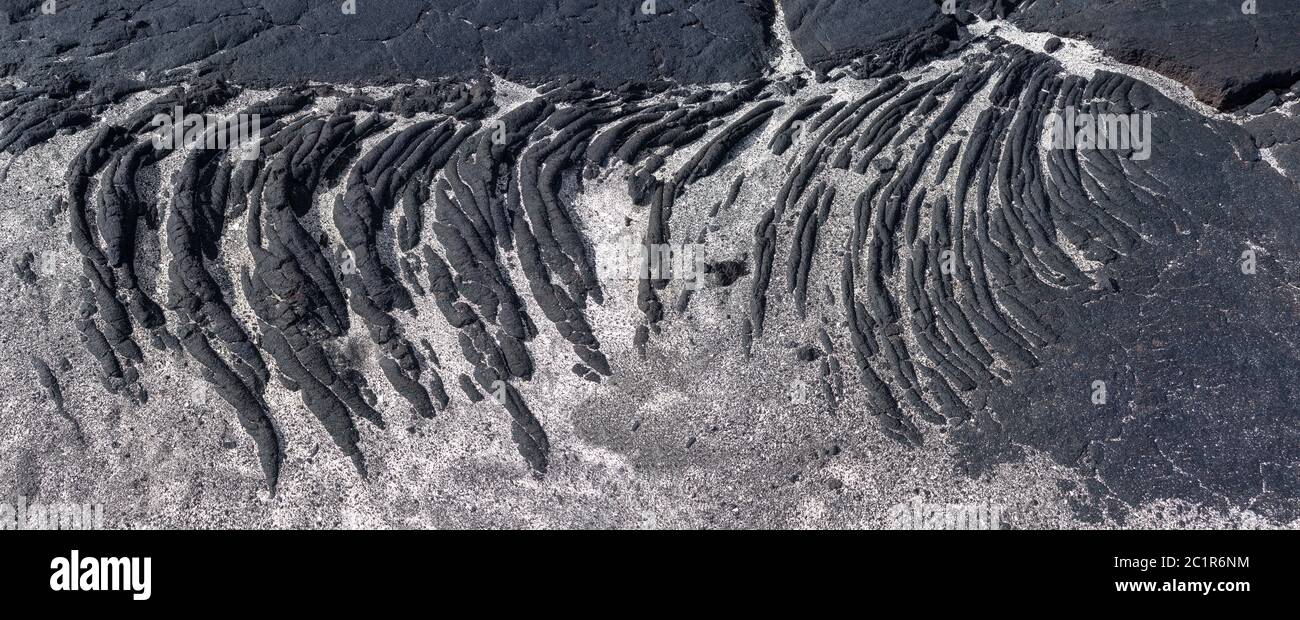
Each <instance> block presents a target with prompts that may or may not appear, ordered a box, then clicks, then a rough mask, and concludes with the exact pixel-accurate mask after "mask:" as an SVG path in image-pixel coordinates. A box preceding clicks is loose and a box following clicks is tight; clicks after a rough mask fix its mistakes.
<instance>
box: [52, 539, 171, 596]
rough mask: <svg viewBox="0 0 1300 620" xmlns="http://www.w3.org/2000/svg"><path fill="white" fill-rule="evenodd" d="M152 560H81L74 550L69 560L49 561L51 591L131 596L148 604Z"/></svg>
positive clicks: (64, 558)
mask: <svg viewBox="0 0 1300 620" xmlns="http://www.w3.org/2000/svg"><path fill="white" fill-rule="evenodd" d="M151 563H152V558H97V557H85V558H83V557H81V552H80V551H78V550H77V549H73V550H72V552H71V553H70V554H69V557H57V558H54V559H53V560H50V570H52V571H54V572H53V573H52V574H51V575H50V589H51V590H54V591H55V592H130V593H131V598H133V599H135V600H137V601H147V600H149V597H150V596H151V595H152V588H151V587H150V576H151V575H150V573H151V569H152V567H151Z"/></svg>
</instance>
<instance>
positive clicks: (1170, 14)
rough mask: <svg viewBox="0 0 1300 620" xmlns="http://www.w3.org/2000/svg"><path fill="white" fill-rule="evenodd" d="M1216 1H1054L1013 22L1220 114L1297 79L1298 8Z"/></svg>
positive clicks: (1034, 7) (1299, 54)
mask: <svg viewBox="0 0 1300 620" xmlns="http://www.w3.org/2000/svg"><path fill="white" fill-rule="evenodd" d="M1242 5H1243V3H1242V2H1221V1H1219V0H1180V1H1179V2H1164V1H1161V0H1110V1H1106V2H1098V1H1097V0H1054V1H1052V2H1035V3H1033V4H1031V5H1029V6H1027V7H1025V8H1022V9H1020V10H1018V11H1016V12H1015V13H1013V14H1012V15H1011V16H1010V18H1011V19H1012V21H1014V22H1015V23H1016V24H1018V25H1019V26H1020V27H1022V28H1026V29H1029V30H1038V31H1050V32H1053V33H1055V34H1058V35H1061V36H1065V37H1072V38H1081V39H1088V40H1090V41H1092V42H1093V43H1095V44H1097V45H1099V46H1100V47H1101V48H1102V49H1103V50H1105V51H1106V53H1108V54H1110V55H1111V56H1113V57H1114V58H1115V59H1116V60H1119V61H1120V62H1123V63H1128V64H1132V65H1138V66H1141V67H1146V68H1148V69H1152V70H1154V71H1157V72H1159V73H1161V74H1164V75H1167V76H1169V77H1171V78H1173V79H1175V80H1178V81H1180V82H1182V83H1184V84H1186V85H1187V86H1188V87H1189V88H1191V89H1192V92H1194V93H1195V94H1196V96H1197V98H1199V99H1200V100H1201V101H1204V102H1205V103H1208V104H1210V105H1212V106H1215V107H1217V108H1220V109H1235V108H1238V107H1241V106H1244V105H1247V104H1249V103H1250V102H1252V101H1254V100H1255V99H1256V98H1258V97H1259V96H1260V95H1261V94H1263V92H1264V91H1266V90H1269V89H1273V88H1283V89H1285V88H1286V87H1289V86H1290V85H1292V84H1294V83H1295V82H1296V80H1297V79H1300V34H1297V33H1300V4H1297V3H1295V2H1259V3H1257V7H1258V13H1256V14H1253V15H1248V14H1245V13H1243V11H1242Z"/></svg>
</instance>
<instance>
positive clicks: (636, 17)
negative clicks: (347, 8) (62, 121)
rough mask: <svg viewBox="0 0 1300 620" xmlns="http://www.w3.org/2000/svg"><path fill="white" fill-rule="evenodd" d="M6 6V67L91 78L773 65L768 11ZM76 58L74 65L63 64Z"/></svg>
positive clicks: (531, 77) (552, 5) (0, 56)
mask: <svg viewBox="0 0 1300 620" xmlns="http://www.w3.org/2000/svg"><path fill="white" fill-rule="evenodd" d="M42 3H43V0H5V2H4V3H3V4H4V6H3V12H0V25H2V26H3V27H2V28H0V41H4V42H5V43H6V44H5V45H4V48H3V52H0V66H5V67H8V68H9V69H10V71H11V72H13V73H17V74H19V75H23V76H32V75H40V74H42V73H44V72H48V71H53V72H55V73H63V72H64V71H66V70H71V71H72V72H75V73H77V74H78V75H80V76H83V77H84V78H86V79H96V76H99V75H104V74H108V75H115V76H128V75H129V76H134V75H135V74H137V73H144V78H145V80H146V81H156V80H158V79H160V78H162V77H163V76H165V75H166V74H167V73H168V72H169V71H171V70H173V69H177V68H179V67H184V66H188V67H191V68H193V70H194V71H195V72H197V73H199V74H204V75H210V76H214V77H221V78H224V79H228V80H233V81H237V82H240V83H243V84H249V85H272V84H274V85H279V84H284V83H295V82H301V81H304V80H312V81H328V82H348V83H365V84H390V83H394V82H400V81H411V80H414V79H417V78H424V79H435V78H443V77H459V78H470V77H476V76H478V75H479V74H480V73H481V72H483V71H495V72H496V73H498V74H499V75H503V76H505V77H508V78H510V79H512V80H515V81H518V82H522V83H533V84H539V83H542V82H547V81H550V80H553V79H556V78H557V77H560V76H565V75H567V76H571V77H575V78H582V79H589V80H592V81H594V82H596V83H598V84H600V85H603V86H607V87H613V86H617V85H619V84H621V83H623V82H625V81H628V80H636V81H647V80H653V79H656V78H667V77H671V78H672V79H674V80H676V81H678V82H683V83H700V82H733V81H741V80H745V79H751V78H754V77H757V76H758V75H759V74H760V72H761V71H762V70H763V69H764V68H765V67H766V66H767V55H768V54H767V50H768V32H769V24H770V22H771V21H772V19H773V15H774V14H773V11H772V4H771V3H770V2H767V1H765V0H708V1H703V0H654V1H653V2H652V3H651V4H652V5H653V8H654V12H653V13H647V12H645V11H644V10H643V7H646V6H647V5H643V4H642V2H640V1H635V2H634V1H632V0H625V1H622V0H621V1H618V2H605V1H601V0H562V1H560V2H551V1H542V0H403V1H401V2H391V1H387V0H354V5H355V7H356V12H355V14H348V13H345V12H344V11H343V10H342V8H343V5H345V4H347V3H346V2H344V1H343V0H338V1H337V2H336V1H334V0H330V1H328V2H309V1H307V0H267V1H265V2H244V1H241V0H210V1H207V2H185V3H166V2H154V1H150V0H114V1H112V2H78V1H75V0H68V1H65V2H59V3H58V12H57V16H58V19H41V18H42V17H45V16H44V15H43V14H42V13H41V10H40V9H41V5H42ZM62 56H70V57H72V58H73V59H74V60H76V61H77V62H74V63H72V65H71V66H70V67H68V66H66V65H64V64H63V63H62V61H59V60H57V58H59V57H62Z"/></svg>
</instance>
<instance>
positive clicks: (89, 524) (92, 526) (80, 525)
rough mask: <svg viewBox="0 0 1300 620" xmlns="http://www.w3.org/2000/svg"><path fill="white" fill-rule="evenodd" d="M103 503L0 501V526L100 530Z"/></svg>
mask: <svg viewBox="0 0 1300 620" xmlns="http://www.w3.org/2000/svg"><path fill="white" fill-rule="evenodd" d="M102 529H104V505H103V504H74V503H72V502H57V503H54V504H42V503H40V502H33V503H31V504H28V503H27V498H26V497H25V496H22V495H19V496H18V501H17V502H16V503H14V504H10V503H8V502H0V530H102Z"/></svg>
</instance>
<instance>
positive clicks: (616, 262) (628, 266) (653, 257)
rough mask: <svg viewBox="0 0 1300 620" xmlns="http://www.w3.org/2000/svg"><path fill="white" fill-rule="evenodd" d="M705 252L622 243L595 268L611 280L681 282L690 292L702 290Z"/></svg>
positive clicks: (684, 246) (675, 245)
mask: <svg viewBox="0 0 1300 620" xmlns="http://www.w3.org/2000/svg"><path fill="white" fill-rule="evenodd" d="M705 258H706V257H705V250H704V245H703V244H700V243H685V244H682V243H649V244H646V243H637V242H635V241H624V242H622V243H619V244H618V245H617V246H616V247H615V248H614V249H613V251H612V252H610V253H609V254H608V255H607V256H605V257H604V258H603V260H601V261H600V263H599V264H598V266H597V267H598V269H599V270H600V275H601V276H603V277H605V278H607V279H612V280H681V281H682V282H683V286H684V287H685V288H687V289H689V290H698V289H701V288H703V287H704V275H705V264H706V262H707V261H706V260H705Z"/></svg>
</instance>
